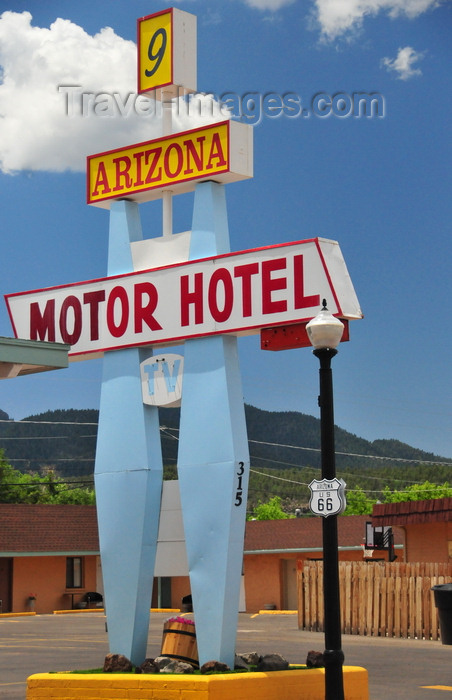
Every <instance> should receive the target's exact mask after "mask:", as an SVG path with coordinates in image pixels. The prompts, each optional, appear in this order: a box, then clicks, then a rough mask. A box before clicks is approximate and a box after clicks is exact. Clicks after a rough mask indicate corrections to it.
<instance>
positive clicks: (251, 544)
mask: <svg viewBox="0 0 452 700" xmlns="http://www.w3.org/2000/svg"><path fill="white" fill-rule="evenodd" d="M449 500H452V499H449ZM392 505H394V504H392ZM397 505H401V504H397ZM369 520H370V517H369V516H366V515H348V516H340V517H339V518H338V520H337V522H338V541H339V549H343V550H354V549H356V550H358V549H361V547H362V544H363V542H364V535H365V526H366V522H368V521H369ZM394 539H395V543H396V544H401V543H402V542H403V537H402V534H401V532H400V531H399V530H398V529H397V528H395V529H394ZM321 549H322V519H321V518H319V517H313V516H308V517H302V518H290V519H288V520H251V521H248V522H247V523H246V530H245V554H263V553H268V552H286V551H292V552H309V551H321ZM62 553H65V554H67V553H78V554H98V553H99V537H98V528H97V513H96V507H95V506H84V505H80V506H79V505H28V504H10V503H0V556H26V555H27V556H30V555H36V556H38V555H41V556H42V555H44V554H49V555H56V554H62Z"/></svg>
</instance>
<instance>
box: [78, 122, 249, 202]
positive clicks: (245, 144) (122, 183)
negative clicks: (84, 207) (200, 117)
mask: <svg viewBox="0 0 452 700" xmlns="http://www.w3.org/2000/svg"><path fill="white" fill-rule="evenodd" d="M252 152H253V146H252V127H251V126H249V125H247V124H241V123H240V122H235V121H231V120H229V121H225V122H220V123H219V124H213V125H209V126H207V127H202V128H198V129H192V130H191V131H186V132H183V133H178V134H172V135H171V136H166V137H164V138H160V139H154V140H153V141H147V142H145V143H139V144H136V145H134V146H127V148H120V149H117V150H114V151H108V152H106V153H99V154H97V155H92V156H88V159H87V201H88V204H94V205H96V206H99V207H105V208H108V207H109V206H110V201H111V200H112V199H123V198H127V199H131V200H134V201H136V202H147V201H150V200H152V199H158V198H160V197H161V196H162V190H164V189H166V188H169V189H170V190H171V191H172V192H173V193H174V194H180V193H182V192H189V191H191V190H193V189H194V187H195V184H196V182H199V181H202V180H215V182H223V183H226V182H235V181H237V180H243V179H244V178H249V177H252V175H253V167H252Z"/></svg>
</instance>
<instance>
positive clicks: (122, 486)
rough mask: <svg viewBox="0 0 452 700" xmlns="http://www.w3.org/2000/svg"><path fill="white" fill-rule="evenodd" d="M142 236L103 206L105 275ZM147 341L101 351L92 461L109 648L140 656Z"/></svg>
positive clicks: (146, 579) (150, 469)
mask: <svg viewBox="0 0 452 700" xmlns="http://www.w3.org/2000/svg"><path fill="white" fill-rule="evenodd" d="M141 238H142V234H141V224H140V217H139V212H138V204H136V203H135V202H127V201H115V202H112V204H111V209H110V233H109V251H108V275H109V276H112V275H116V274H122V273H127V272H131V271H132V270H133V266H132V257H131V252H130V243H131V242H132V241H137V240H140V239H141ZM150 353H151V351H150V348H146V349H145V350H140V349H139V348H130V349H125V350H114V351H110V352H107V353H105V356H104V359H103V363H104V364H103V379H102V390H101V401H100V413H99V428H98V435H97V451H96V466H95V486H96V501H97V511H98V521H99V539H100V549H101V553H102V574H103V581H104V594H105V604H106V612H107V622H108V636H109V645H110V651H111V652H113V653H116V654H124V655H125V656H127V657H128V658H129V659H130V660H131V661H132V663H134V664H141V663H142V662H143V660H144V659H145V657H146V647H147V638H148V629H149V614H150V607H151V594H152V583H153V576H154V563H155V554H156V548H157V534H158V523H159V516H160V500H161V491H162V477H163V464H162V454H161V444H160V429H159V419H158V409H157V408H156V407H154V406H148V405H145V404H143V400H142V393H141V375H140V361H143V360H145V359H146V358H148V357H149V355H150Z"/></svg>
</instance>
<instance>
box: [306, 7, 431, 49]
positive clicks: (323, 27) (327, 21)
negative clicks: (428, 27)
mask: <svg viewBox="0 0 452 700" xmlns="http://www.w3.org/2000/svg"><path fill="white" fill-rule="evenodd" d="M440 2H441V0H314V18H315V22H316V24H317V25H318V26H319V27H320V31H321V34H322V37H323V39H325V40H332V39H336V38H337V37H339V36H341V35H344V34H347V33H350V32H352V33H353V32H356V31H359V30H360V29H361V27H362V25H363V22H364V19H365V18H366V17H372V16H375V15H377V14H378V13H379V12H386V13H387V14H388V15H389V16H390V17H398V16H400V15H405V16H406V17H408V18H410V19H414V18H415V17H418V16H419V15H421V14H422V13H424V12H427V10H432V9H434V8H435V7H438V5H439V4H440Z"/></svg>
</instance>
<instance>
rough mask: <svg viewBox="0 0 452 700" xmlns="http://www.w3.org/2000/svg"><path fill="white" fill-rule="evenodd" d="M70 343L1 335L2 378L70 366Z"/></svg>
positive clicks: (0, 365)
mask: <svg viewBox="0 0 452 700" xmlns="http://www.w3.org/2000/svg"><path fill="white" fill-rule="evenodd" d="M69 350H70V345H65V344H63V343H48V342H43V341H40V340H23V339H21V338H4V337H1V336H0V379H11V378H13V377H19V376H21V375H24V374H35V373H36V372H49V371H50V370H54V369H64V368H65V367H67V366H68V352H69Z"/></svg>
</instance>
